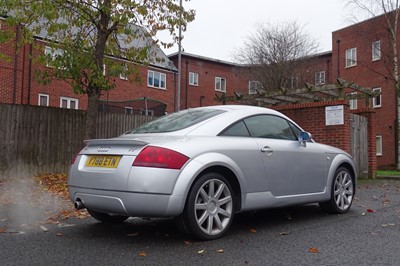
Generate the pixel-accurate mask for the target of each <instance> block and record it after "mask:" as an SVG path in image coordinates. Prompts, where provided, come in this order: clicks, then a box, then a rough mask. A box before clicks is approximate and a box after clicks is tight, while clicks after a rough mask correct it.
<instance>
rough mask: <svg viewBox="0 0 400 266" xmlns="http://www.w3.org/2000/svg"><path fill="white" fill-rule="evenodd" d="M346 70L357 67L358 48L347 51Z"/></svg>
mask: <svg viewBox="0 0 400 266" xmlns="http://www.w3.org/2000/svg"><path fill="white" fill-rule="evenodd" d="M345 58H346V68H348V67H353V66H356V65H357V48H349V49H347V50H346V56H345Z"/></svg>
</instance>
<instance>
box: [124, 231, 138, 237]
mask: <svg viewBox="0 0 400 266" xmlns="http://www.w3.org/2000/svg"><path fill="white" fill-rule="evenodd" d="M138 235H139V233H138V232H136V233H131V234H127V236H131V237H133V236H138Z"/></svg>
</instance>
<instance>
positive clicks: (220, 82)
mask: <svg viewBox="0 0 400 266" xmlns="http://www.w3.org/2000/svg"><path fill="white" fill-rule="evenodd" d="M215 90H216V91H222V92H226V79H225V78H221V77H215Z"/></svg>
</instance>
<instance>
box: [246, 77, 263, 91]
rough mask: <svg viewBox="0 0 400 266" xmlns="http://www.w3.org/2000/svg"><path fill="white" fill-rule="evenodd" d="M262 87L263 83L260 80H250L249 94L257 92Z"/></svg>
mask: <svg viewBox="0 0 400 266" xmlns="http://www.w3.org/2000/svg"><path fill="white" fill-rule="evenodd" d="M261 89H262V84H261V82H260V81H258V80H250V81H249V94H257V90H261Z"/></svg>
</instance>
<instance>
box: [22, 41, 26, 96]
mask: <svg viewBox="0 0 400 266" xmlns="http://www.w3.org/2000/svg"><path fill="white" fill-rule="evenodd" d="M25 58H26V49H25V46H24V47H23V48H22V72H21V76H22V77H21V104H24V91H25Z"/></svg>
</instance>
